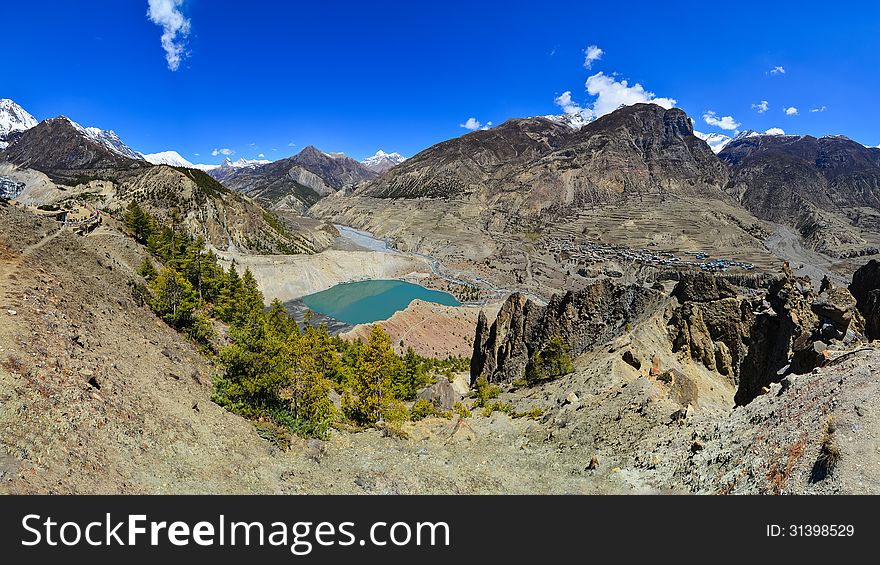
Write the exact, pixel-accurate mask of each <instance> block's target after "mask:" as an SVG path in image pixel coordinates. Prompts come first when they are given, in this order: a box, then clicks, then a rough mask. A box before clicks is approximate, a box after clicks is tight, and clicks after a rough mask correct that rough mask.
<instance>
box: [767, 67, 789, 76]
mask: <svg viewBox="0 0 880 565" xmlns="http://www.w3.org/2000/svg"><path fill="white" fill-rule="evenodd" d="M768 72H769V73H770V74H771V75H784V74H785V67H773V68H772V69H770V71H768Z"/></svg>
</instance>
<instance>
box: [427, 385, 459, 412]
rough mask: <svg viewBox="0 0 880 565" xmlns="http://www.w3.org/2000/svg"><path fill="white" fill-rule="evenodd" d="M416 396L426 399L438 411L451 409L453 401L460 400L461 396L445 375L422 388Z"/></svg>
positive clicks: (453, 404)
mask: <svg viewBox="0 0 880 565" xmlns="http://www.w3.org/2000/svg"><path fill="white" fill-rule="evenodd" d="M417 398H418V399H420V400H427V401H428V402H430V403H431V404H433V405H434V408H436V409H437V410H438V411H440V412H446V411H448V410H452V408H453V407H454V406H455V403H456V402H459V401H460V400H461V396H460V395H459V394H458V393H457V392H456V391H455V387H453V386H452V383H450V382H449V379H447V378H446V377H440V379H439V380H438V381H437V382H436V383H434V384H432V385H431V386H429V387H427V388H425V389H423V390H422V391H421V392H420V393H419V394H418V396H417Z"/></svg>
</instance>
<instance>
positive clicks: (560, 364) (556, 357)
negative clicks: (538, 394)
mask: <svg viewBox="0 0 880 565" xmlns="http://www.w3.org/2000/svg"><path fill="white" fill-rule="evenodd" d="M570 352H571V347H570V346H569V345H568V342H566V341H565V339H563V338H562V336H559V335H554V336H553V337H551V338H550V339H549V340H548V341H547V343H546V344H545V345H544V347H543V348H542V349H541V351H539V352H538V353H536V354H535V355H534V356H533V357H532V358H531V359H530V360H529V363H528V365H526V382H528V383H529V384H533V383H536V382H538V381H543V380H547V379H555V378H557V377H561V376H563V375H567V374H568V373H570V372H571V371H572V365H571V355H570Z"/></svg>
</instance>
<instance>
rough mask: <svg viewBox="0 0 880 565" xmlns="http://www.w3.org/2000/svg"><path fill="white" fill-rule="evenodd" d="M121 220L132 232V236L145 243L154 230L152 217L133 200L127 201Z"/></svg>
mask: <svg viewBox="0 0 880 565" xmlns="http://www.w3.org/2000/svg"><path fill="white" fill-rule="evenodd" d="M123 221H124V222H125V225H126V227H127V228H128V229H130V230H131V231H132V233H133V234H134V238H135V239H136V240H137V241H139V242H140V243H146V242H147V240H148V239H149V238H150V236H151V235H152V234H153V232H154V231H155V229H154V224H153V219H152V218H151V217H150V216H149V215H148V214H147V213H146V212H144V210H143V209H142V208H141V207H140V205H139V204H138V203H137V201H135V200H132V201H131V203H129V205H128V210H127V211H126V213H125V216H124V217H123Z"/></svg>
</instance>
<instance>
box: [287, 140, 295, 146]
mask: <svg viewBox="0 0 880 565" xmlns="http://www.w3.org/2000/svg"><path fill="white" fill-rule="evenodd" d="M287 146H288V147H296V143H294V142H292V141H291V142H290V143H288V144H287Z"/></svg>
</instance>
